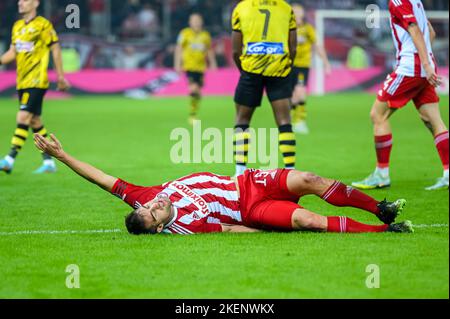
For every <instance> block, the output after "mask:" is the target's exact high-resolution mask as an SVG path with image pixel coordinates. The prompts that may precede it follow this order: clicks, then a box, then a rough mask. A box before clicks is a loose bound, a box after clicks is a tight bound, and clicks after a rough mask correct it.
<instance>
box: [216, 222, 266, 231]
mask: <svg viewBox="0 0 450 319" xmlns="http://www.w3.org/2000/svg"><path fill="white" fill-rule="evenodd" d="M222 232H223V233H259V232H262V230H259V229H255V228H250V227H246V226H241V225H229V224H222Z"/></svg>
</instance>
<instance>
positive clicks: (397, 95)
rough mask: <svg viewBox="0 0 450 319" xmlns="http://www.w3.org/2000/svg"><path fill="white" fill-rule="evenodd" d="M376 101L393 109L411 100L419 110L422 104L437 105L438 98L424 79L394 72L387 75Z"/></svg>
mask: <svg viewBox="0 0 450 319" xmlns="http://www.w3.org/2000/svg"><path fill="white" fill-rule="evenodd" d="M378 100H379V101H381V102H387V103H388V105H389V107H390V108H393V109H399V108H402V107H403V106H405V105H406V104H408V103H409V101H411V100H412V101H414V104H415V105H416V108H417V109H419V108H420V107H421V106H422V105H424V104H429V103H438V102H439V96H438V95H437V93H436V89H435V88H434V87H433V86H432V85H431V84H430V83H429V82H428V81H427V79H426V78H421V77H409V76H404V75H400V74H396V73H395V72H394V73H392V74H390V75H388V77H387V79H386V81H385V82H384V85H383V88H382V89H381V90H380V92H378Z"/></svg>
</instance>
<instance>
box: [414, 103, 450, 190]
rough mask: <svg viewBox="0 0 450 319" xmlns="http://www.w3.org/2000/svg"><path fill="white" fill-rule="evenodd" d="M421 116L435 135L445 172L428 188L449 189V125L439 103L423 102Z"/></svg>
mask: <svg viewBox="0 0 450 319" xmlns="http://www.w3.org/2000/svg"><path fill="white" fill-rule="evenodd" d="M418 111H419V114H420V117H421V119H422V121H423V122H424V124H425V125H426V126H427V127H428V128H429V129H430V131H431V133H432V134H433V137H434V142H435V145H436V148H437V151H438V153H439V157H440V159H441V162H442V166H443V169H444V174H443V176H442V177H441V178H439V179H438V181H437V183H436V184H435V185H433V186H431V187H428V188H427V190H438V189H448V186H449V176H448V167H449V158H448V157H449V148H448V144H449V143H448V141H449V134H448V129H447V126H446V125H445V123H444V121H443V120H442V116H441V113H440V110H439V104H438V103H430V104H423V105H422V106H420V107H419V108H418Z"/></svg>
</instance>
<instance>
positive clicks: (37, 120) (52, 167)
mask: <svg viewBox="0 0 450 319" xmlns="http://www.w3.org/2000/svg"><path fill="white" fill-rule="evenodd" d="M31 129H32V130H33V133H34V134H39V135H41V136H43V137H44V138H47V137H48V131H47V129H46V128H45V126H44V124H43V123H42V119H41V116H39V115H34V116H33V118H32V119H31ZM42 159H43V164H42V166H41V167H39V168H38V169H37V170H36V171H34V173H35V174H42V173H54V172H56V164H55V161H54V160H53V158H52V157H51V156H50V155H48V154H46V153H42Z"/></svg>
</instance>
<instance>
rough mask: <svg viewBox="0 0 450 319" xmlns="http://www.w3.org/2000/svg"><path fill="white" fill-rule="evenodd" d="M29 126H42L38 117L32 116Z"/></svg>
mask: <svg viewBox="0 0 450 319" xmlns="http://www.w3.org/2000/svg"><path fill="white" fill-rule="evenodd" d="M30 125H31V127H32V128H38V127H41V126H42V122H41V119H40V118H39V117H35V116H33V118H32V119H31V122H30Z"/></svg>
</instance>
